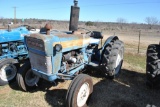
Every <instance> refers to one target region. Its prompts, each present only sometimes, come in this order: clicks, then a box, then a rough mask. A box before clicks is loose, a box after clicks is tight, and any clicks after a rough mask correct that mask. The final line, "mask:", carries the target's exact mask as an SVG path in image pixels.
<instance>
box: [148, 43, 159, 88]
mask: <svg viewBox="0 0 160 107" xmlns="http://www.w3.org/2000/svg"><path fill="white" fill-rule="evenodd" d="M146 76H147V85H149V86H151V87H152V86H157V85H159V84H160V45H158V44H151V45H149V46H148V49H147V59H146Z"/></svg>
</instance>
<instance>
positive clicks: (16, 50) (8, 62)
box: [0, 26, 30, 86]
mask: <svg viewBox="0 0 160 107" xmlns="http://www.w3.org/2000/svg"><path fill="white" fill-rule="evenodd" d="M29 34H30V32H29V31H28V30H27V29H26V28H25V27H18V28H15V29H10V26H8V30H0V85H1V86H3V85H6V84H8V83H9V82H10V81H12V80H13V79H14V78H15V76H16V74H17V70H18V68H19V66H20V62H21V61H23V60H25V59H27V58H28V51H27V48H26V46H25V45H24V35H29Z"/></svg>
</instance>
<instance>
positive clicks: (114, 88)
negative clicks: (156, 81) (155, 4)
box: [88, 69, 160, 107]
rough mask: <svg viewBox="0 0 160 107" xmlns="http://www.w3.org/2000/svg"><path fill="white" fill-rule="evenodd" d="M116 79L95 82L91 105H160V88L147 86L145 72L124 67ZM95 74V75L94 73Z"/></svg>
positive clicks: (90, 100)
mask: <svg viewBox="0 0 160 107" xmlns="http://www.w3.org/2000/svg"><path fill="white" fill-rule="evenodd" d="M121 71H122V72H121V74H120V75H119V76H118V78H115V79H114V80H109V79H104V78H103V79H102V80H101V81H99V82H98V83H96V84H94V88H93V93H92V96H91V98H90V99H89V104H88V105H89V106H91V107H98V106H99V107H151V106H155V107H159V106H160V102H159V98H160V90H159V89H150V88H149V87H147V86H146V84H145V82H146V76H145V74H144V73H138V72H136V71H130V70H127V69H122V70H121ZM92 76H93V75H92Z"/></svg>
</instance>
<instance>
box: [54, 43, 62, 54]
mask: <svg viewBox="0 0 160 107" xmlns="http://www.w3.org/2000/svg"><path fill="white" fill-rule="evenodd" d="M55 50H56V51H57V52H60V51H61V50H62V45H61V44H56V45H55Z"/></svg>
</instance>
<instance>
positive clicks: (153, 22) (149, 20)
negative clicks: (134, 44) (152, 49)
mask: <svg viewBox="0 0 160 107" xmlns="http://www.w3.org/2000/svg"><path fill="white" fill-rule="evenodd" d="M144 21H145V22H146V23H147V24H148V25H149V29H152V27H153V26H154V25H157V24H158V23H159V21H158V19H157V18H156V17H146V18H145V20H144Z"/></svg>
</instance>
